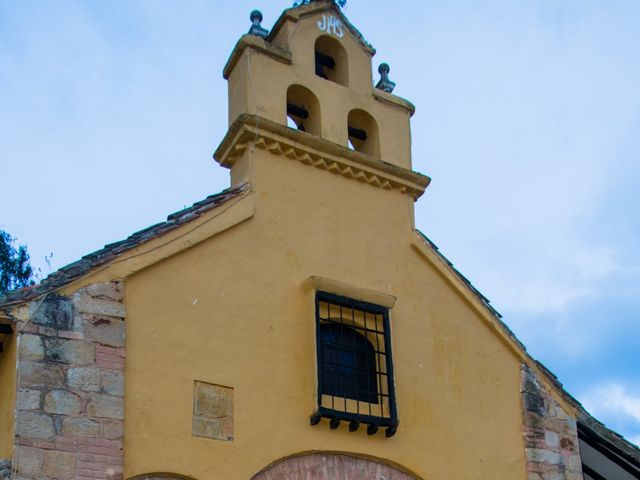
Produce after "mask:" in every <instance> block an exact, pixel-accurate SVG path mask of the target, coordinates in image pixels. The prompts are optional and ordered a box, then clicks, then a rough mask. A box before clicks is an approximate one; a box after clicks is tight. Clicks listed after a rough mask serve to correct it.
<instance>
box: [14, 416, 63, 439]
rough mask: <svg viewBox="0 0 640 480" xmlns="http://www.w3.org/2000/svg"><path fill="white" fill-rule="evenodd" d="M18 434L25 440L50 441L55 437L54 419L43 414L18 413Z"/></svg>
mask: <svg viewBox="0 0 640 480" xmlns="http://www.w3.org/2000/svg"><path fill="white" fill-rule="evenodd" d="M16 433H17V434H18V435H19V436H21V437H25V438H35V439H40V440H48V439H50V438H53V436H54V435H55V430H54V428H53V419H52V418H51V417H50V416H48V415H43V414H41V413H33V412H18V415H17V419H16Z"/></svg>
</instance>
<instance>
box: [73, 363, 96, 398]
mask: <svg viewBox="0 0 640 480" xmlns="http://www.w3.org/2000/svg"><path fill="white" fill-rule="evenodd" d="M67 382H68V384H69V387H70V388H72V389H74V390H81V391H83V392H99V391H100V371H99V370H96V369H95V368H91V367H76V368H70V369H69V371H68V372H67Z"/></svg>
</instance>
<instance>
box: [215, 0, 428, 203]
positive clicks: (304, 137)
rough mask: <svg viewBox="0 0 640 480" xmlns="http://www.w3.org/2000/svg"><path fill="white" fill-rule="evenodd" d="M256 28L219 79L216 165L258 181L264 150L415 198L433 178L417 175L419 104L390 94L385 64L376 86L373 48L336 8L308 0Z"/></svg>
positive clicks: (237, 179)
mask: <svg viewBox="0 0 640 480" xmlns="http://www.w3.org/2000/svg"><path fill="white" fill-rule="evenodd" d="M251 21H252V25H251V28H250V30H249V33H247V34H246V35H244V36H242V37H241V38H240V40H239V41H238V43H237V44H236V46H235V48H234V50H233V52H232V53H231V56H230V58H229V60H228V62H227V64H226V66H225V68H224V72H223V75H224V78H225V79H227V80H228V87H229V132H228V133H227V135H226V137H225V139H224V140H223V142H222V143H221V145H220V147H219V148H218V149H217V151H216V152H215V154H214V158H215V159H216V160H217V161H218V162H219V163H220V164H221V165H222V166H224V167H227V168H230V169H231V182H232V184H233V185H236V184H239V183H242V182H250V183H252V184H253V183H254V182H259V181H260V180H258V179H257V178H256V177H255V171H256V170H255V169H254V168H253V164H254V162H256V161H260V160H257V159H256V158H255V155H256V149H260V150H265V151H267V152H270V153H275V154H278V155H283V156H284V157H287V158H290V159H293V160H297V161H299V162H301V163H303V164H306V165H309V166H313V167H317V168H320V169H323V170H329V171H331V172H333V173H338V174H340V175H342V176H346V177H348V178H352V179H355V180H357V181H359V182H363V183H367V184H370V185H372V186H376V187H379V188H382V189H386V190H397V191H400V192H403V193H407V194H409V195H410V197H411V198H412V199H413V200H415V199H417V198H418V197H419V196H420V195H421V194H422V193H423V192H424V189H425V188H426V187H427V185H428V183H429V178H428V177H426V176H424V175H421V174H418V173H415V172H413V171H412V170H411V168H412V165H411V130H410V118H411V116H412V115H413V113H414V110H415V109H414V106H413V105H412V104H411V103H410V102H408V101H406V100H404V99H402V98H400V97H397V96H395V95H393V94H392V91H393V89H394V87H395V83H394V82H392V81H391V80H390V79H389V66H388V65H387V64H381V65H380V67H379V69H378V71H379V73H380V75H381V78H380V80H379V81H378V82H377V83H376V84H375V86H374V82H373V78H372V57H373V55H374V54H375V50H374V48H373V47H372V46H371V45H370V44H369V43H367V41H366V40H365V39H364V37H363V36H362V34H361V33H360V32H359V31H358V30H357V29H356V28H355V27H354V26H353V25H352V24H351V23H350V22H349V20H348V19H347V18H346V17H345V15H344V14H343V13H342V11H341V9H340V7H339V6H338V5H337V4H336V3H335V2H334V1H332V0H316V1H312V2H307V4H305V5H301V6H298V7H294V8H290V9H288V10H285V11H284V12H283V14H282V15H281V16H280V18H279V19H278V20H277V21H276V23H275V25H274V26H273V28H272V29H271V31H267V30H266V29H265V28H264V27H263V26H262V14H261V13H260V12H259V11H257V10H256V11H254V12H252V13H251ZM318 181H320V180H318Z"/></svg>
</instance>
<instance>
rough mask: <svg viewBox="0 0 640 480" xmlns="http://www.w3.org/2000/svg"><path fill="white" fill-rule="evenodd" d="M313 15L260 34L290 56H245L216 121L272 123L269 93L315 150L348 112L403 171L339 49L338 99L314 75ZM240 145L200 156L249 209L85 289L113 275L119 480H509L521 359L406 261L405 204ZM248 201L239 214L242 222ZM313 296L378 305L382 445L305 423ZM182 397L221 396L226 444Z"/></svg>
mask: <svg viewBox="0 0 640 480" xmlns="http://www.w3.org/2000/svg"><path fill="white" fill-rule="evenodd" d="M321 17H322V12H316V13H314V14H313V15H310V16H307V17H304V18H302V19H300V20H299V21H298V22H295V21H293V20H287V21H285V22H284V24H282V26H281V28H280V30H278V31H277V32H276V33H277V34H276V36H275V38H274V44H277V45H278V47H280V48H281V49H283V51H284V50H287V51H289V52H290V53H291V59H292V63H291V64H287V63H286V62H284V61H280V60H277V59H276V58H274V56H273V55H267V54H264V53H263V52H262V53H261V52H260V51H258V50H256V49H254V48H248V47H247V48H245V49H244V50H243V51H242V52H241V53H238V56H239V57H238V58H239V60H238V61H237V62H236V63H235V64H234V66H233V68H232V69H231V71H230V73H229V100H230V108H229V112H230V121H231V122H233V121H234V120H235V119H236V118H238V117H239V116H240V115H242V114H244V113H250V114H255V115H259V116H261V117H262V118H266V119H268V120H272V121H275V122H278V123H280V124H283V125H286V96H287V91H288V90H289V88H290V87H291V86H292V85H298V86H300V87H303V88H298V87H296V88H295V89H294V90H289V91H290V94H291V92H293V94H292V95H294V96H297V98H302V96H304V95H307V93H306V92H307V91H309V92H312V94H313V95H315V96H316V97H317V100H318V104H319V105H320V109H321V111H320V114H319V115H318V116H317V117H315V118H316V119H318V118H319V119H320V120H319V124H320V125H319V127H318V125H317V124H314V125H313V127H314V129H316V131H317V132H318V133H319V135H320V136H321V137H323V138H325V139H326V140H329V141H332V142H336V143H338V144H341V145H346V142H347V119H348V117H349V112H351V111H353V110H354V109H359V110H362V111H363V112H366V113H367V114H368V115H371V117H373V119H374V120H375V121H376V122H377V124H378V127H379V131H378V133H379V138H380V145H379V152H380V155H379V156H377V157H376V158H374V160H375V161H376V162H379V160H384V161H386V162H389V163H392V164H395V165H396V166H400V167H403V168H405V169H409V168H411V157H410V131H409V117H410V114H411V111H410V109H408V108H404V107H402V106H401V105H400V102H397V101H396V100H394V99H393V98H392V97H391V96H387V97H385V95H383V94H378V95H374V93H375V92H373V89H372V78H371V57H370V55H369V53H368V52H367V51H366V50H364V49H363V48H362V46H361V45H360V44H358V43H357V42H356V40H355V39H354V38H353V37H351V36H350V34H348V33H347V34H345V36H344V38H342V39H340V42H341V45H342V46H343V47H344V49H345V51H346V53H347V56H348V72H347V74H346V75H345V76H344V77H342V79H343V81H344V82H346V83H347V84H348V86H345V85H340V84H338V83H335V82H330V81H327V80H324V79H322V78H320V77H317V76H316V75H315V74H314V65H313V57H314V53H313V51H314V50H313V49H314V45H315V42H316V40H317V39H318V37H319V36H320V35H321V32H319V30H318V27H317V22H318V21H319V20H320V19H321ZM345 33H346V32H345ZM345 78H346V79H347V80H344V79H345ZM305 89H306V90H305ZM301 92H302V93H301ZM292 98H293V97H292ZM394 102H395V103H394ZM312 103H313V102H312ZM358 115H359V114H358ZM356 117H358V116H356ZM359 118H360V120H359V121H361V122H364V120H363V118H365V117H363V116H360V117H359ZM366 118H368V117H366ZM314 121H315V120H314ZM354 121H358V118H355V120H354ZM367 121H368V120H367ZM364 123H366V122H364ZM254 127H255V129H256V132H257V131H258V130H259V128H260V127H259V126H254ZM249 137H251V136H249ZM258 137H259V135H257V134H256V135H255V136H254V137H253V142H257V141H258ZM239 138H240V137H238V139H236V140H235V141H236V142H240V140H239ZM298 140H299V141H300V142H302V141H303V140H304V139H300V138H299V139H298ZM242 141H243V142H248V143H245V144H244V146H240V145H235V144H233V145H230V146H229V149H228V150H227V153H223V155H232V154H234V155H237V156H238V158H236V159H235V160H234V161H233V162H227V163H225V159H224V158H223V159H219V158H217V159H218V161H220V162H221V163H222V164H227V165H233V167H232V178H233V179H234V182H236V181H240V180H239V179H241V180H242V181H246V182H249V183H250V184H251V186H252V192H251V194H250V196H248V197H245V198H243V199H241V200H240V201H238V203H237V205H236V206H235V207H233V208H229V209H226V211H224V212H222V213H220V212H219V211H218V212H216V211H214V212H210V213H209V214H207V215H205V216H204V217H202V218H201V219H200V220H198V221H199V222H202V224H203V225H210V226H209V227H208V229H207V230H202V229H194V230H193V231H192V233H186V234H185V233H184V231H183V230H182V229H179V230H177V231H175V232H173V233H172V235H175V236H176V238H175V239H172V240H171V242H172V243H170V244H168V245H169V246H171V245H172V246H173V247H172V248H168V247H163V248H165V250H166V254H164V255H160V254H156V253H155V252H157V251H160V250H156V249H151V250H148V249H147V250H148V251H145V252H146V253H145V252H141V254H140V257H139V258H138V259H137V260H136V258H135V257H130V258H129V257H128V258H127V259H126V260H124V261H121V262H120V264H121V265H122V264H124V263H126V262H137V263H136V265H137V267H136V268H130V269H128V270H127V269H123V267H122V266H114V267H109V268H108V269H106V270H105V271H104V272H102V273H101V274H100V275H102V276H108V275H109V274H110V273H112V274H117V275H120V276H122V277H124V278H125V288H126V295H125V303H126V308H127V320H126V323H127V339H126V351H127V360H126V367H125V392H126V396H125V448H124V451H125V477H127V478H128V477H133V476H135V475H140V474H144V473H151V472H173V473H176V474H181V475H187V476H189V477H193V478H195V479H197V480H218V479H225V480H227V479H228V480H235V479H237V480H248V479H250V478H251V477H252V476H253V475H255V474H256V473H257V472H259V471H260V470H261V469H263V468H264V467H266V466H267V465H269V464H271V463H272V462H274V461H276V460H278V459H281V458H284V457H287V456H290V455H295V454H299V453H301V452H308V451H319V450H320V451H322V450H324V451H333V452H336V451H337V452H347V453H352V454H357V455H363V456H367V457H374V458H377V459H380V460H381V461H383V462H386V463H389V464H393V465H399V466H401V467H403V468H404V469H407V470H408V471H411V472H413V473H414V474H415V475H416V476H418V477H419V478H423V479H434V480H435V479H456V480H472V479H473V480H476V479H477V480H480V479H482V480H485V479H488V478H490V479H500V480H502V479H504V480H507V479H508V480H524V479H525V477H526V472H525V459H524V447H523V440H522V418H521V411H520V393H519V391H520V363H521V361H522V359H523V355H524V354H523V353H522V352H520V351H518V349H517V348H516V347H514V346H513V344H512V341H511V340H510V339H508V338H505V337H504V336H501V334H499V332H498V331H497V330H498V329H497V328H496V326H495V324H494V323H493V320H492V319H490V318H489V317H487V316H486V312H484V311H483V310H482V308H483V307H481V306H480V307H478V305H477V300H476V299H474V298H473V296H472V295H470V294H469V292H468V291H465V290H461V289H458V288H457V287H456V285H457V283H456V282H458V280H457V279H455V278H454V279H452V278H451V276H450V275H449V274H446V273H443V272H444V270H443V268H442V267H441V266H439V264H438V261H439V260H438V259H433V258H432V257H431V256H430V252H426V251H423V250H421V248H420V247H416V234H415V232H414V230H413V198H412V197H411V195H410V194H408V193H403V192H402V191H401V189H385V188H383V187H381V186H379V187H375V186H373V185H369V184H367V183H366V179H365V180H362V181H358V180H356V179H354V178H348V177H349V175H348V174H346V173H345V172H343V171H341V170H344V169H346V167H345V166H344V165H343V166H341V167H336V168H337V170H336V169H334V170H333V171H331V170H330V169H329V167H327V168H326V169H322V168H316V167H315V166H312V165H311V164H310V162H311V157H309V162H307V163H309V164H307V163H305V162H304V161H300V160H299V159H293V157H295V155H292V154H287V152H286V150H287V149H286V148H285V149H284V150H283V149H282V148H280V147H278V148H279V149H280V150H279V151H276V150H277V149H276V147H273V148H272V149H271V150H269V148H270V147H269V146H268V145H263V146H262V147H260V148H258V147H256V145H255V144H253V145H251V138H249V140H247V137H244V138H243V139H242ZM316 146H317V144H316ZM311 163H312V162H311ZM379 165H380V166H379V167H375V165H374V166H373V167H372V168H380V169H382V168H383V166H382V163H379ZM249 200H250V205H251V208H250V209H248V208H247V207H246V206H245V207H242V206H243V205H249V203H248V202H249ZM241 207H242V208H241ZM243 208H244V210H243ZM242 212H245V213H242ZM210 216H211V217H215V219H213V218H212V219H211V222H212V223H210V224H209V223H208V221H209V217H210ZM218 223H219V224H221V225H224V226H225V228H217V227H215V225H217V224H218ZM214 227H215V228H214ZM183 228H185V229H186V228H187V227H183ZM198 232H200V233H198ZM205 233H209V237H207V236H206V235H205ZM196 234H197V235H198V237H197V241H193V242H189V241H188V240H189V238H190V237H191V236H192V235H196ZM158 242H160V240H158ZM176 242H179V243H176ZM179 245H181V246H182V249H180V248H178V246H179ZM145 248H146V247H142V250H144V249H145ZM155 255H158V256H157V257H155V260H157V261H155V262H154V261H153V260H154V256H155ZM116 272H117V273H116ZM314 278H315V281H314V280H313V279H314ZM318 279H320V280H318ZM314 285H316V286H318V285H324V286H325V287H326V288H335V289H339V291H340V293H343V294H344V292H347V293H348V292H353V293H354V295H358V296H362V297H363V298H365V297H366V299H370V298H380V299H383V300H384V301H385V302H387V304H388V305H389V306H392V308H391V310H390V318H391V336H392V343H393V363H394V368H395V376H396V396H397V402H398V414H399V419H400V427H399V429H398V432H397V434H396V435H395V436H394V437H393V438H389V439H387V438H385V437H384V434H383V433H382V432H380V433H378V434H377V435H374V436H367V435H366V433H365V428H361V429H360V430H359V431H358V432H356V433H349V432H348V430H347V426H346V425H345V424H343V425H342V426H341V427H340V428H339V429H338V430H330V429H329V428H328V425H327V423H326V421H323V422H322V423H321V424H320V425H317V426H310V425H309V416H310V414H311V413H313V411H314V409H315V407H316V405H315V401H316V343H315V316H314V297H313V294H314V289H313V286H314ZM194 382H204V383H207V384H212V385H224V386H227V387H230V388H232V389H233V402H234V404H233V417H234V418H233V441H218V440H211V439H207V438H200V437H196V436H193V435H192V426H193V422H192V420H193V418H192V416H193V405H194V404H193V402H194V400H193V385H194Z"/></svg>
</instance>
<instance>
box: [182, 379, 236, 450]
mask: <svg viewBox="0 0 640 480" xmlns="http://www.w3.org/2000/svg"><path fill="white" fill-rule="evenodd" d="M192 434H193V435H194V436H196V437H204V438H211V439H215V440H233V389H232V388H230V387H223V386H220V385H213V384H210V383H204V382H195V386H194V396H193V425H192Z"/></svg>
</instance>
